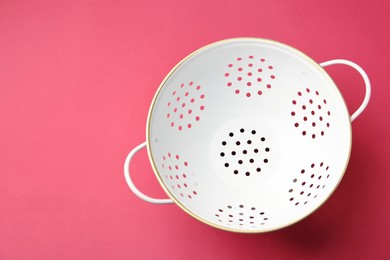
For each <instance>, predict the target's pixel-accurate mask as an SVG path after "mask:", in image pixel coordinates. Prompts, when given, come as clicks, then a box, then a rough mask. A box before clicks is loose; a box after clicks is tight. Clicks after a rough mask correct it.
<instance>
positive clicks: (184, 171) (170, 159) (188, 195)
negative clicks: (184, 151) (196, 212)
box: [161, 153, 198, 199]
mask: <svg viewBox="0 0 390 260" xmlns="http://www.w3.org/2000/svg"><path fill="white" fill-rule="evenodd" d="M161 167H162V172H163V175H164V177H165V183H166V186H167V187H168V188H169V190H170V191H171V192H172V193H174V194H175V195H176V196H177V197H179V196H180V197H182V198H184V199H193V198H195V197H196V195H198V191H197V190H196V188H195V187H196V186H197V184H196V183H192V182H191V179H190V178H188V177H189V172H190V170H189V165H188V162H187V161H183V160H181V158H180V155H178V154H176V155H173V154H171V153H167V154H166V155H163V158H162V164H161Z"/></svg>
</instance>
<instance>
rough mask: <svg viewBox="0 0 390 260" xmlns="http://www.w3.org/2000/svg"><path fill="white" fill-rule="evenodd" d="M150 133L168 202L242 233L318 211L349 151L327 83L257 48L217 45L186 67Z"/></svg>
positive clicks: (308, 66) (333, 90)
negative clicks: (259, 69) (168, 196)
mask: <svg viewBox="0 0 390 260" xmlns="http://www.w3.org/2000/svg"><path fill="white" fill-rule="evenodd" d="M250 56H253V58H249V57H250ZM237 58H241V61H237ZM261 59H265V61H261ZM249 63H252V64H253V66H252V67H249ZM229 64H232V66H231V67H229ZM268 66H272V69H269V68H268ZM239 67H242V68H243V70H242V71H239V70H238V68H239ZM258 68H261V69H262V72H258V71H257V69H258ZM244 72H245V73H244ZM250 72H251V73H252V75H251V76H248V73H250ZM226 73H229V75H228V76H226V75H225V74H226ZM272 75H274V76H275V78H274V79H272V78H271V76H272ZM238 77H242V80H241V81H238V80H237V78H238ZM257 77H261V78H262V80H261V82H258V81H257ZM253 78H254V79H253ZM190 82H193V84H192V85H191V86H190ZM228 82H231V83H232V86H228ZM242 82H243V83H242ZM247 82H251V86H247ZM182 84H184V86H183V87H181V85H182ZM266 84H271V88H267V87H266ZM197 86H200V89H197V88H196V87H197ZM236 89H239V90H240V94H236V93H235V91H236ZM306 89H309V91H310V92H307V90H306ZM259 90H260V91H262V93H261V95H259V94H257V92H258V91H259ZM316 91H318V95H317V94H316ZM187 92H188V94H187V95H186V93H187ZM248 92H249V93H251V95H250V97H247V95H246V93H248ZM298 92H301V94H302V95H301V96H299V95H298ZM201 95H204V96H202V97H201ZM178 97H180V100H179V101H177V98H178ZM192 98H194V101H193V103H192V102H191V99H192ZM310 99H311V100H312V102H313V103H312V104H311V103H310ZM324 99H325V100H326V104H325V103H324ZM293 100H295V101H296V104H293ZM169 102H170V104H169V106H168V103H169ZM183 103H185V105H184V107H183ZM302 105H306V109H305V110H304V109H302ZM318 105H320V106H321V109H319V108H318ZM201 106H203V107H202V109H201ZM174 108H177V111H176V112H174ZM189 109H191V113H190V114H189V113H188V110H189ZM311 111H314V115H312V114H311ZM328 111H330V116H329V115H328V114H327V112H328ZM292 112H295V115H294V116H293V115H292V114H291V113H292ZM168 114H169V116H168ZM180 114H183V117H182V118H180ZM196 116H199V117H200V118H199V121H197V120H196ZM305 116H306V117H307V121H304V119H303V118H304V117H305ZM320 116H322V121H321V120H320V119H319V117H320ZM172 122H173V123H174V126H171V124H172ZM313 122H314V123H315V124H316V125H315V126H313V125H312V123H313ZM295 123H298V124H299V126H298V127H296V126H295ZM326 123H329V127H328V126H327V125H326ZM188 124H191V128H189V127H188ZM180 126H182V128H181V130H179V127H180ZM241 129H244V131H243V133H242V132H241ZM253 130H255V132H256V133H255V134H252V131H253ZM148 131H149V132H148V142H149V149H150V150H149V153H150V156H151V158H150V159H151V161H152V162H153V163H154V166H155V170H156V171H157V172H156V174H158V175H159V178H160V180H161V181H162V183H163V185H164V186H165V188H166V190H167V191H168V193H169V195H170V197H171V198H173V199H174V200H175V202H176V203H178V204H179V205H180V206H182V207H183V208H185V210H186V211H187V212H189V213H190V214H192V215H194V216H195V217H197V218H198V219H200V220H202V221H204V222H206V223H208V224H211V225H214V226H217V227H220V228H223V229H229V230H236V231H243V232H257V231H258V232H260V231H265V230H272V229H276V228H280V227H283V226H286V225H289V224H292V223H294V222H296V221H298V220H300V219H302V218H303V217H305V216H307V215H308V214H310V213H311V212H312V211H314V210H315V209H316V208H317V207H318V206H320V205H321V204H322V203H323V202H324V200H326V199H327V198H328V196H329V195H330V194H331V193H332V191H333V190H334V189H335V188H336V186H337V184H338V183H339V181H340V180H341V178H342V175H343V173H344V171H345V168H346V166H347V163H348V159H349V154H350V148H351V127H350V118H349V114H348V111H347V108H346V106H345V103H344V101H343V99H342V96H341V95H340V93H339V91H338V89H337V87H336V86H335V85H334V83H333V81H332V80H331V79H330V77H329V76H328V75H327V74H326V73H325V72H324V71H323V69H322V68H321V67H320V66H319V65H317V64H316V63H314V62H313V61H311V60H310V59H309V58H307V57H306V56H305V55H303V54H301V53H300V52H298V51H296V50H294V49H292V48H290V47H287V46H285V45H281V44H278V43H275V42H270V41H265V40H260V39H237V40H230V41H224V42H220V43H217V44H213V45H210V46H208V47H206V48H203V49H201V50H200V51H198V52H197V53H195V54H194V55H192V56H190V57H189V58H188V59H186V60H185V61H183V62H182V63H181V64H180V65H179V66H178V67H177V68H176V69H175V70H174V71H173V72H172V73H171V74H170V76H169V77H168V78H167V79H166V81H165V82H164V83H163V85H162V87H161V88H160V90H159V92H158V93H157V96H156V99H155V101H154V104H153V106H152V108H151V113H150V118H149V129H148ZM303 131H306V135H302V132H303ZM321 131H324V134H323V135H321ZM230 133H233V136H232V137H231V136H230ZM312 134H315V138H313V137H312ZM263 137H264V141H262V139H261V138H263ZM248 140H250V141H251V142H250V144H248ZM237 141H239V142H240V144H239V145H237V144H236V142H237ZM222 142H226V145H223V144H222ZM266 148H268V149H269V150H268V151H266ZM254 149H258V150H259V151H258V152H257V153H256V152H254ZM244 150H247V153H246V154H244ZM232 151H235V152H236V155H232ZM221 153H224V154H225V155H224V156H221ZM169 155H170V156H169ZM164 158H165V159H164ZM250 159H253V163H252V162H250ZM264 159H267V160H268V161H267V162H264ZM239 160H242V164H240V163H239ZM225 163H228V164H229V166H228V167H226V166H225ZM163 165H164V166H163ZM312 165H313V166H312ZM328 166H329V168H328V170H326V167H328ZM169 167H171V169H169ZM257 168H260V169H261V170H260V172H258V171H257ZM234 170H238V171H239V172H238V173H237V174H235V173H234ZM302 170H305V172H304V173H303V174H302V173H301V171H302ZM247 172H249V176H246V174H247ZM183 174H184V175H183ZM313 174H314V177H312V175H313ZM328 175H329V177H328ZM320 176H321V177H320ZM303 183H304V184H303ZM310 185H312V187H310ZM318 185H320V187H319V188H317V186H318ZM302 191H303V194H302V195H301V192H302ZM309 194H310V195H309ZM291 198H294V199H293V200H292V201H290V199H291ZM297 202H299V204H298V205H295V204H296V203H297ZM305 202H307V203H306V204H305Z"/></svg>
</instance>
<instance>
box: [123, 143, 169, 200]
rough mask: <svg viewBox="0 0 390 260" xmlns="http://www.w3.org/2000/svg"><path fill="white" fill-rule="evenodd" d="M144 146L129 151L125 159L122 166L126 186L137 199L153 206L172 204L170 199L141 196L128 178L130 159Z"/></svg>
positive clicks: (144, 144)
mask: <svg viewBox="0 0 390 260" xmlns="http://www.w3.org/2000/svg"><path fill="white" fill-rule="evenodd" d="M145 146H146V142H144V143H142V144H140V145H138V146H137V147H135V148H134V149H133V150H131V152H130V153H129V154H128V155H127V157H126V160H125V165H124V172H125V179H126V182H127V185H128V186H129V188H130V190H131V191H132V192H134V194H135V195H137V196H138V197H139V198H141V199H143V200H145V201H147V202H150V203H154V204H168V203H173V201H172V200H171V199H155V198H151V197H149V196H147V195H145V194H143V193H142V192H141V191H140V190H139V189H137V187H135V185H134V183H133V181H132V180H131V177H130V162H131V159H132V158H133V156H134V155H135V154H136V153H137V152H138V151H139V150H141V149H142V148H144V147H145Z"/></svg>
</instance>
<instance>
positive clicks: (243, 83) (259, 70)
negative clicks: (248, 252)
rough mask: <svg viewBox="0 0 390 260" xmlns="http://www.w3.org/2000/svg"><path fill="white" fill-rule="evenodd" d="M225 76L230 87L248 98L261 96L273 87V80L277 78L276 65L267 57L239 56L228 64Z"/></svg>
mask: <svg viewBox="0 0 390 260" xmlns="http://www.w3.org/2000/svg"><path fill="white" fill-rule="evenodd" d="M224 76H225V78H226V86H227V87H228V88H231V89H232V90H233V91H234V93H235V94H237V95H244V96H246V97H248V98H249V97H254V96H261V95H262V94H263V92H264V91H265V90H268V89H270V88H272V81H273V80H275V78H276V76H275V73H274V66H273V65H271V64H269V63H268V62H267V61H266V59H265V58H262V57H254V56H253V55H248V56H243V57H237V58H236V60H235V61H233V62H231V63H229V64H228V65H227V69H226V72H225V74H224Z"/></svg>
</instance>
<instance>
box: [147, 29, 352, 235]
mask: <svg viewBox="0 0 390 260" xmlns="http://www.w3.org/2000/svg"><path fill="white" fill-rule="evenodd" d="M245 40H250V41H261V42H266V43H270V44H273V45H279V46H281V47H283V48H285V49H288V50H290V51H292V52H294V53H296V54H298V55H299V56H301V57H303V58H304V59H305V60H307V61H309V62H310V63H311V64H312V65H314V66H315V67H317V68H318V69H319V70H320V71H321V72H322V73H323V74H324V75H325V76H326V78H327V79H328V80H329V82H330V84H331V85H332V86H333V87H334V88H335V89H336V91H337V92H338V93H339V96H340V97H341V101H342V102H343V103H344V107H345V111H346V113H347V115H348V116H349V124H348V126H349V136H350V140H349V151H348V157H347V160H346V161H345V165H344V169H343V172H342V174H341V176H340V178H339V181H338V182H337V183H336V185H335V186H334V188H333V190H332V191H331V192H330V193H329V195H328V196H327V197H325V198H324V199H323V200H322V202H321V203H320V204H319V205H318V206H317V207H315V208H314V209H313V210H312V211H311V212H310V213H309V214H307V215H305V216H304V217H302V218H299V219H297V220H295V221H292V222H289V223H287V224H285V225H282V226H278V227H273V228H269V229H264V230H248V229H236V228H228V227H225V226H221V225H217V224H215V223H213V222H210V221H208V220H206V219H204V218H201V217H200V216H198V215H196V214H195V213H193V212H192V211H190V210H189V209H188V208H186V207H185V206H184V205H183V204H182V203H181V202H180V201H179V200H177V199H176V197H175V196H174V195H173V194H172V193H171V192H170V191H169V189H168V188H167V187H166V186H165V184H164V181H163V180H162V178H161V176H160V174H159V173H158V170H157V167H156V164H155V161H154V160H153V156H152V153H151V148H150V121H151V117H152V113H153V110H154V107H155V104H156V100H157V98H158V96H159V94H160V92H161V90H162V89H163V88H164V86H165V83H166V82H167V81H168V79H169V78H170V77H171V76H172V74H173V73H174V72H175V71H176V70H177V69H178V68H179V67H180V66H181V65H182V64H183V63H184V62H186V61H187V60H188V59H189V58H191V57H193V56H195V55H197V54H198V53H200V52H202V51H204V50H206V49H209V48H210V47H213V46H216V45H220V44H223V43H228V42H237V41H245ZM146 146H147V151H148V157H149V160H150V161H151V162H152V168H153V172H154V174H155V175H156V177H157V180H158V182H159V183H160V185H161V187H162V188H163V190H164V191H165V193H166V194H167V195H168V197H169V198H170V199H172V201H173V202H174V203H175V204H176V205H177V206H179V207H180V208H181V209H182V210H184V211H185V212H186V213H188V214H189V215H190V216H191V217H193V218H195V219H197V220H199V221H201V222H203V223H205V224H207V225H209V226H212V227H215V228H218V229H221V230H225V231H230V232H236V233H248V234H249V233H253V234H256V233H266V232H270V231H275V230H278V229H282V228H285V227H288V226H290V225H293V224H295V223H297V222H299V221H301V220H303V219H305V218H307V217H308V216H310V215H311V214H313V213H314V212H315V211H317V210H318V208H320V207H321V206H322V205H323V204H324V203H325V202H326V201H327V200H328V199H329V198H330V197H331V196H332V194H333V193H334V192H335V190H336V189H337V187H338V186H339V184H340V182H341V180H342V179H343V178H344V174H345V172H346V170H347V166H348V163H349V159H350V156H351V149H352V127H351V120H350V115H349V111H348V109H347V104H346V102H345V99H344V97H343V95H342V94H341V92H340V90H339V89H338V87H337V85H336V84H335V82H334V81H333V79H332V78H331V77H330V76H329V74H328V73H327V72H326V71H325V69H324V68H323V67H321V66H320V65H319V64H318V63H317V62H315V61H314V60H313V59H312V58H310V57H309V56H307V55H306V54H304V53H303V52H301V51H299V50H298V49H295V48H293V47H291V46H289V45H286V44H284V43H280V42H277V41H274V40H269V39H263V38H256V37H242V38H231V39H226V40H222V41H217V42H214V43H211V44H208V45H206V46H203V47H202V48H200V49H197V50H196V51H194V52H192V53H191V54H189V55H188V56H187V57H185V58H184V59H182V60H181V61H180V62H179V63H178V64H176V66H175V67H173V69H172V70H171V71H170V72H169V73H168V75H167V76H166V77H165V78H164V80H163V81H162V82H161V84H160V86H159V87H158V89H157V92H156V93H155V95H154V97H153V100H152V103H151V105H150V108H149V113H148V118H147V122H146Z"/></svg>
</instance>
